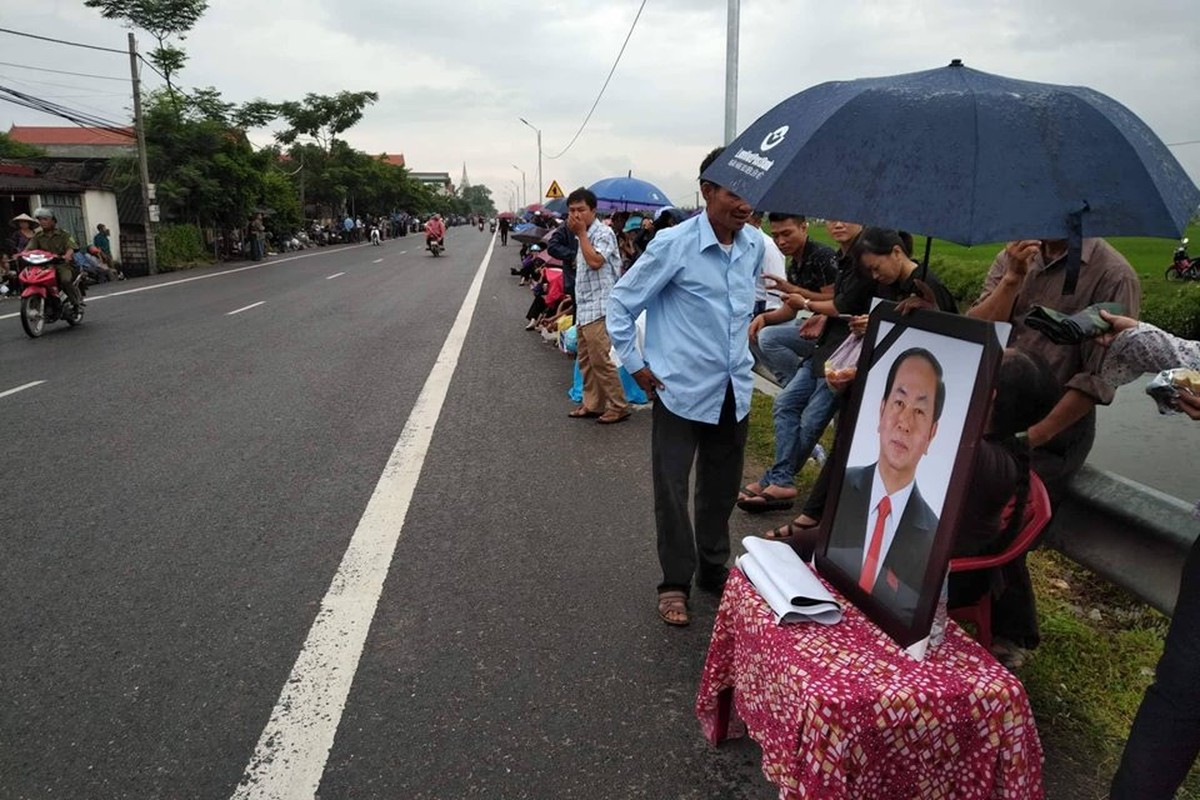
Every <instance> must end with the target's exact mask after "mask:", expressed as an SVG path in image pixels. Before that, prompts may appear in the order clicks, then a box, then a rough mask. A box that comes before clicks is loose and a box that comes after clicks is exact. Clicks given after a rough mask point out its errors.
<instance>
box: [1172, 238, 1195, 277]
mask: <svg viewBox="0 0 1200 800" xmlns="http://www.w3.org/2000/svg"><path fill="white" fill-rule="evenodd" d="M1187 246H1188V240H1187V239H1186V238H1184V239H1180V240H1179V247H1178V248H1177V249H1176V250H1175V255H1173V256H1171V266H1169V267H1167V280H1169V281H1200V258H1190V257H1189V256H1188V251H1187Z"/></svg>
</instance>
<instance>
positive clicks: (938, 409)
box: [816, 302, 1003, 659]
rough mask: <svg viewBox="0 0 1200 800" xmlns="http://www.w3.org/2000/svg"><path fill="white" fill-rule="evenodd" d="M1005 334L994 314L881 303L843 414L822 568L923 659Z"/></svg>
mask: <svg viewBox="0 0 1200 800" xmlns="http://www.w3.org/2000/svg"><path fill="white" fill-rule="evenodd" d="M999 336H1000V333H999V332H998V330H997V328H996V327H995V326H993V325H992V324H991V323H989V322H984V321H981V320H975V319H970V318H968V317H961V316H957V315H954V314H943V313H938V312H932V311H919V312H916V313H914V314H910V315H906V316H900V315H899V314H897V313H896V311H895V304H893V303H887V302H881V303H879V304H878V305H877V306H876V307H875V309H874V310H873V311H872V312H871V318H870V322H869V324H868V326H867V332H866V334H865V335H864V337H863V343H862V351H861V353H860V355H859V360H858V368H857V376H856V379H855V381H854V382H853V384H851V386H850V388H849V389H848V390H847V391H849V392H850V395H849V397H848V398H847V404H846V407H845V409H844V410H843V412H842V413H843V416H842V418H841V419H840V421H839V423H838V424H839V431H838V441H837V446H836V448H835V450H834V454H833V467H832V468H833V471H832V473H831V475H832V477H831V480H830V486H829V495H828V501H827V503H826V511H825V514H824V515H823V519H822V523H821V524H822V527H821V540H822V543H821V545H820V546H819V547H818V548H817V559H816V560H817V568H818V570H819V571H820V572H821V574H822V575H824V576H825V577H826V578H827V579H828V580H829V581H830V582H831V583H833V584H834V585H835V586H836V587H837V589H838V590H839V591H840V592H842V594H843V595H845V596H846V597H847V598H848V599H849V600H850V601H851V602H853V603H854V604H855V605H856V606H858V607H859V608H861V609H862V610H863V612H864V613H865V614H866V615H867V616H868V617H870V618H871V619H872V620H873V621H874V622H875V623H876V624H878V625H879V626H880V627H881V628H882V629H883V630H884V631H885V632H887V633H888V635H890V636H891V637H892V638H893V639H895V640H896V642H897V643H898V644H899V645H900V646H901V647H902V648H904V649H905V650H907V651H908V652H909V654H910V655H912V656H913V657H915V658H918V659H920V658H923V657H924V653H925V644H926V642H927V640H928V637H929V630H930V627H931V625H932V622H933V616H934V613H935V612H936V610H937V603H938V599H939V596H940V594H941V589H942V582H943V581H944V580H945V577H946V569H947V566H948V564H949V560H950V553H951V549H952V547H953V544H954V534H955V530H956V529H957V527H958V520H959V517H960V515H961V511H962V508H963V502H964V499H965V496H966V493H967V492H968V491H969V489H970V484H971V478H972V476H971V471H972V467H973V464H974V458H975V449H976V447H977V445H978V443H979V441H980V439H981V437H982V436H983V433H984V430H985V426H986V425H987V416H988V411H989V409H990V407H991V396H992V384H993V382H994V381H995V378H996V374H997V371H998V369H999V366H1000V358H1001V356H1002V354H1003V347H1002V344H1001V341H1000V339H999Z"/></svg>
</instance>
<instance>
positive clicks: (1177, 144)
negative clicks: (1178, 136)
mask: <svg viewBox="0 0 1200 800" xmlns="http://www.w3.org/2000/svg"><path fill="white" fill-rule="evenodd" d="M1185 144H1200V139H1191V140H1189V141H1186V142H1167V147H1183V146H1184V145H1185Z"/></svg>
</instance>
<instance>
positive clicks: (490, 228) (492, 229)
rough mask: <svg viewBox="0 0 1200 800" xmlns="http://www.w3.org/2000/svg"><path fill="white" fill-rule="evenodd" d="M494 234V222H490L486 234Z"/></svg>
mask: <svg viewBox="0 0 1200 800" xmlns="http://www.w3.org/2000/svg"><path fill="white" fill-rule="evenodd" d="M495 232H496V220H492V221H491V222H489V223H488V233H495Z"/></svg>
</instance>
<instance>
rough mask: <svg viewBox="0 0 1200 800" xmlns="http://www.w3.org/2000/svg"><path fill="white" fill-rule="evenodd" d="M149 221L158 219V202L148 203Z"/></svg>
mask: <svg viewBox="0 0 1200 800" xmlns="http://www.w3.org/2000/svg"><path fill="white" fill-rule="evenodd" d="M150 221H151V222H158V221H159V219H158V204H157V203H151V204H150Z"/></svg>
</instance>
